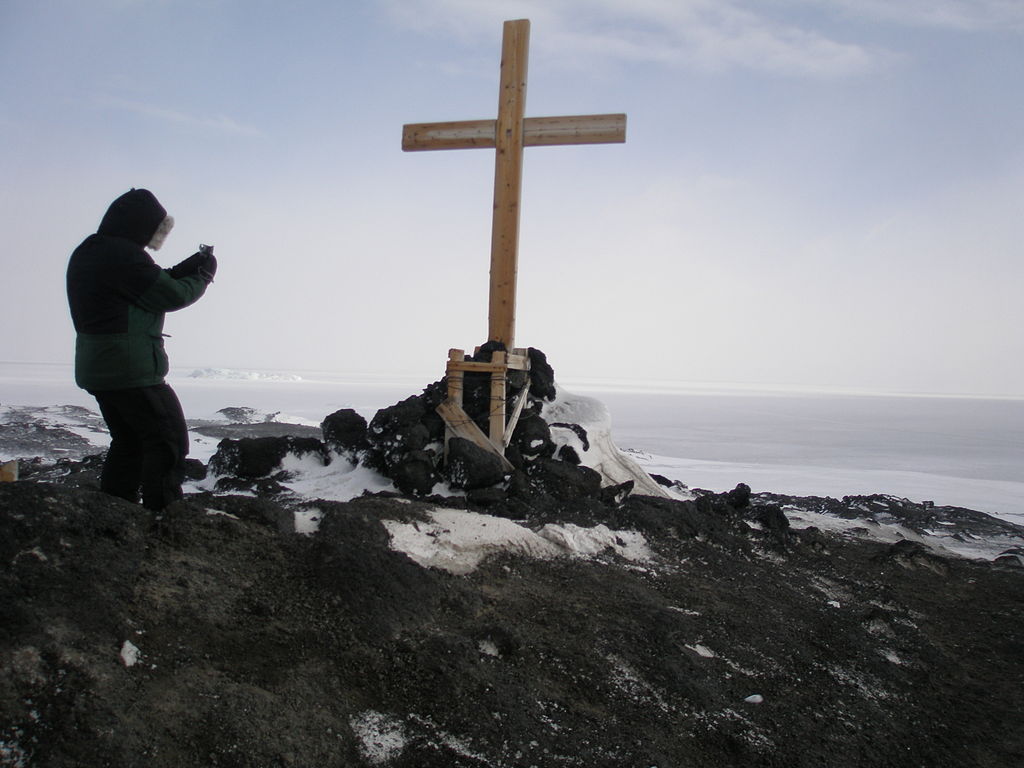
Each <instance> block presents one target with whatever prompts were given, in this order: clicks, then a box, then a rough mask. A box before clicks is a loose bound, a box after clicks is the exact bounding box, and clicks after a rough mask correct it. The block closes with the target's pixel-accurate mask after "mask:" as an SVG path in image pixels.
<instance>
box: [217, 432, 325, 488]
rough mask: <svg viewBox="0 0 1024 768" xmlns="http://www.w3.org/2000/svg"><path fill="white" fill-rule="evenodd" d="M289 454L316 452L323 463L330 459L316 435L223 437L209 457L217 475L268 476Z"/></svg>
mask: <svg viewBox="0 0 1024 768" xmlns="http://www.w3.org/2000/svg"><path fill="white" fill-rule="evenodd" d="M290 453H291V454H295V455H296V456H304V455H306V454H310V453H313V454H316V456H317V457H318V458H319V459H320V461H321V462H322V463H324V464H327V463H329V461H330V457H329V456H328V454H327V451H326V449H325V448H324V444H323V443H322V442H320V441H319V440H317V439H316V438H313V437H292V436H286V437H244V438H241V439H239V440H231V439H225V440H221V441H220V443H219V444H218V446H217V452H216V453H215V454H214V455H213V457H212V458H211V459H210V471H211V472H212V473H213V474H215V475H233V476H236V477H241V478H246V479H255V478H260V477H266V476H267V475H270V474H272V473H273V472H275V471H276V470H277V469H278V468H279V467H280V466H281V461H282V460H283V459H284V457H285V456H287V455H288V454H290Z"/></svg>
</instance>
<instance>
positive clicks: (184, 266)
mask: <svg viewBox="0 0 1024 768" xmlns="http://www.w3.org/2000/svg"><path fill="white" fill-rule="evenodd" d="M208 258H212V257H210V256H207V255H206V254H205V253H202V252H200V251H196V252H195V253H193V254H192V255H191V256H189V257H188V258H187V259H185V260H184V261H182V262H181V263H179V264H175V265H174V266H173V267H171V268H170V269H168V270H167V274H169V275H170V276H171V277H173V278H174V279H175V280H180V279H181V278H183V277H191V276H192V275H194V274H196V273H197V272H198V271H199V268H200V267H201V266H202V265H203V262H205V261H206V260H207V259H208ZM214 269H215V270H216V267H214Z"/></svg>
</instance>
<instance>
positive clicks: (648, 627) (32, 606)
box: [0, 388, 1024, 768]
mask: <svg viewBox="0 0 1024 768" xmlns="http://www.w3.org/2000/svg"><path fill="white" fill-rule="evenodd" d="M428 389H429V388H428ZM435 396H436V394H435ZM406 402H408V401H406ZM399 405H400V406H401V405H402V404H399ZM403 407H405V406H403ZM385 410H387V409H385ZM378 416H380V414H378ZM374 421H376V419H374V420H372V421H371V424H370V425H368V428H367V429H366V430H365V433H364V437H365V439H366V441H367V444H363V443H360V442H358V440H357V439H355V438H354V439H353V441H352V444H351V445H350V447H349V448H348V449H349V450H355V451H371V450H374V448H373V440H374V435H377V436H378V437H379V436H380V435H383V434H387V430H386V429H382V430H381V432H379V433H376V432H375V431H374V426H373V422H374ZM325 431H329V429H328V430H325ZM342 431H343V430H342ZM358 432H359V430H356V434H357V436H358ZM401 434H402V435H403V438H402V441H398V440H397V438H396V439H395V441H394V442H393V445H394V446H395V447H396V448H397V446H398V445H401V446H402V448H403V450H404V449H406V448H407V449H408V450H407V451H406V455H410V454H415V452H417V451H424V452H428V451H430V450H434V449H433V448H431V447H430V441H429V440H428V441H427V442H425V443H422V444H420V443H421V438H422V435H421V436H420V438H417V440H416V441H410V442H405V440H406V438H405V437H404V436H405V431H404V428H403V431H402V432H401ZM428 434H429V428H428ZM300 437H302V438H308V437H309V436H308V435H306V436H293V437H291V438H288V439H289V440H292V441H297V440H299V438H300ZM333 439H334V440H335V442H334V443H333V446H335V447H332V448H330V449H327V448H326V445H325V444H324V443H320V442H319V441H317V440H314V441H313V442H308V443H300V442H293V448H295V449H297V450H304V449H308V450H310V451H314V452H316V451H324V450H327V451H328V452H329V451H332V450H337V448H336V446H342V447H344V446H345V445H348V443H347V442H346V441H347V440H348V439H347V438H345V439H344V441H343V439H342V438H339V437H338V435H337V434H335V436H334V438H333ZM331 440H332V438H330V437H329V438H328V440H327V441H326V442H327V443H330V442H331ZM388 444H392V443H388ZM232 445H234V446H235V447H234V448H230V450H229V447H230V446H232ZM240 445H241V446H245V445H251V444H239V443H234V444H232V443H227V444H226V445H225V451H224V456H227V455H228V454H229V453H230V451H236V452H237V453H238V458H237V461H238V463H237V464H236V466H239V467H242V466H250V467H253V468H252V469H251V473H256V472H257V471H260V472H263V473H264V474H263V475H256V474H253V475H252V476H250V477H243V476H241V475H235V479H236V480H237V482H238V483H239V484H240V487H242V486H244V487H245V488H246V493H247V494H248V493H251V492H255V495H230V494H228V495H225V494H221V493H218V494H217V495H214V494H211V493H203V494H196V495H191V496H189V497H187V498H186V499H185V500H184V501H182V502H179V503H177V504H175V505H174V506H172V507H171V508H170V509H169V510H167V511H166V512H165V513H164V514H162V515H153V514H151V513H149V512H146V511H145V510H142V509H141V508H140V507H138V506H136V505H132V504H129V503H128V502H125V501H123V500H120V499H115V498H112V497H109V496H106V495H104V494H102V493H100V492H99V491H98V490H97V489H96V487H95V477H96V471H97V467H98V463H99V462H98V457H87V458H86V459H84V460H82V461H79V462H64V463H63V464H62V465H61V472H59V473H58V472H55V471H49V470H46V469H44V468H38V467H36V468H32V467H28V465H26V466H27V467H28V468H29V469H30V471H27V472H26V473H25V478H26V479H23V480H22V481H19V482H16V483H4V484H0V562H2V563H3V564H4V568H3V570H2V572H0V766H5V767H7V766H19V767H20V766H45V767H46V768H65V767H67V768H70V766H110V767H111V768H121V767H124V768H128V767H130V766H152V767H157V768H163V767H165V766H166V767H167V768H171V767H172V766H173V768H178V767H179V766H234V767H236V768H243V767H244V768H249V767H251V768H264V767H268V768H269V767H274V768H276V767H278V766H370V767H372V766H394V767H395V768H432V767H434V766H436V767H438V768H441V767H442V766H443V767H444V768H462V767H466V768H469V767H470V766H472V767H473V768H479V767H480V766H495V767H506V766H507V767H510V768H511V767H515V768H518V767H520V766H522V767H523V768H526V767H527V766H538V767H539V768H546V767H547V766H587V767H588V768H590V767H592V766H609V767H611V766H641V767H643V768H646V767H647V766H658V767H659V768H686V767H687V766H695V767H696V766H700V767H702V768H703V767H706V766H734V765H747V766H780V767H781V766H785V767H787V768H789V767H791V766H796V767H802V766H806V767H808V768H809V767H810V766H830V767H836V768H847V767H849V768H852V767H853V766H857V767H858V768H863V767H865V766H867V767H870V766H910V765H914V766H934V767H940V768H941V767H945V766H949V767H950V768H952V767H953V766H955V767H956V768H962V766H968V765H970V766H991V767H992V768H995V767H996V766H1000V767H1003V766H1009V765H1018V764H1022V762H1024V732H1022V730H1021V729H1020V719H1021V715H1022V714H1024V706H1022V703H1021V697H1020V691H1021V685H1022V683H1024V634H1022V631H1021V627H1022V626H1024V569H1022V568H1020V567H1014V564H1015V563H1016V562H1017V561H1016V560H1014V559H1013V558H1006V559H1003V560H1001V561H996V562H983V561H975V560H965V559H960V558H951V557H940V556H938V555H936V554H934V553H932V552H930V551H929V550H927V549H926V548H924V547H922V546H920V545H917V544H913V543H911V542H909V541H902V542H900V543H898V544H886V543H879V542H873V541H869V540H863V539H858V538H852V537H846V536H840V535H834V534H830V533H827V532H823V531H818V530H816V529H814V528H807V529H804V530H794V529H793V528H791V527H790V526H789V523H788V520H787V517H786V512H785V511H784V510H786V509H790V508H791V507H794V506H797V505H800V504H803V505H804V506H805V507H807V508H810V507H816V508H819V507H820V508H825V507H827V508H828V509H829V510H830V512H832V513H835V514H840V515H841V514H844V512H846V513H849V514H850V515H851V516H853V514H854V510H856V509H860V508H862V507H864V506H867V505H868V504H869V503H871V504H875V505H876V506H878V507H879V508H880V509H881V508H882V507H884V514H885V515H888V516H903V518H904V519H905V520H907V521H908V525H920V526H925V525H930V524H933V522H934V514H935V513H936V510H935V509H931V508H926V507H924V506H922V505H913V504H911V503H910V502H899V501H897V500H891V499H884V500H883V499H866V498H851V499H843V500H842V501H839V500H835V499H825V500H823V499H803V500H801V499H794V498H789V497H781V496H774V495H768V494H757V495H751V494H750V492H749V489H747V488H745V487H743V486H741V487H739V488H737V489H736V490H735V491H733V492H730V493H725V494H711V493H698V494H697V496H698V498H696V499H695V500H693V501H674V500H669V499H662V498H653V497H648V496H640V495H636V494H632V495H627V494H624V493H618V494H614V495H610V494H604V495H602V494H601V493H600V492H597V493H596V494H594V493H592V494H569V495H564V496H559V497H556V496H553V495H550V494H546V495H545V493H544V490H543V489H544V486H543V485H541V484H538V483H534V481H533V479H532V478H531V474H530V472H531V470H530V466H529V462H526V461H524V465H523V466H524V468H523V469H522V470H520V471H522V472H523V475H524V477H525V479H526V485H527V486H529V487H528V488H527V490H528V492H529V494H532V496H527V495H526V493H525V491H524V495H520V496H517V495H516V494H515V493H510V492H508V490H506V489H502V493H501V494H490V495H488V494H481V495H480V496H479V498H476V499H474V498H473V496H472V495H468V496H467V497H466V498H461V499H444V500H442V499H438V498H433V497H426V498H423V497H422V496H419V495H417V494H416V493H407V494H404V495H393V494H392V495H387V494H384V495H375V496H366V497H363V498H360V499H357V500H354V501H351V502H345V503H342V502H326V501H322V500H318V501H310V500H300V499H295V498H291V497H289V496H288V495H287V494H282V493H280V490H281V488H280V484H279V483H277V482H276V481H275V480H273V477H274V476H275V475H276V474H277V473H279V472H280V467H279V462H280V457H278V459H277V460H275V459H274V458H273V457H272V456H271V457H270V458H267V457H264V458H262V459H261V461H262V462H263V463H262V468H260V469H258V470H257V469H256V467H257V464H255V463H254V464H251V465H250V464H249V463H248V461H249V459H250V458H252V457H251V456H249V457H244V459H243V458H242V457H241V455H242V454H243V453H245V451H246V450H249V449H248V448H245V447H239V446H240ZM261 445H268V446H269V445H278V448H274V450H275V451H276V450H278V449H279V447H280V446H279V444H271V443H266V444H261ZM378 450H379V445H378ZM254 455H261V453H260V451H255V453H254ZM394 455H395V456H397V455H398V453H397V452H396V453H395V454H394ZM428 455H429V453H428ZM414 458H415V456H414ZM546 458H547V459H552V458H554V457H553V456H548V457H546ZM221 460H223V461H227V459H226V458H222V459H221ZM380 460H381V461H382V462H383V464H384V466H387V458H386V456H384V457H382V458H381V459H380ZM232 461H235V459H232ZM555 461H557V459H555ZM431 463H432V466H433V462H431ZM558 463H560V464H562V465H565V466H570V467H572V466H575V465H573V464H572V463H571V462H568V461H561V462H558ZM196 469H197V471H201V470H202V469H203V468H201V467H197V468H196ZM247 471H250V470H247ZM442 471H443V469H442ZM534 471H536V470H534ZM423 487H424V488H425V487H426V486H425V484H424V486H423ZM529 499H534V500H539V502H540V503H538V504H537V505H536V506H532V507H529ZM883 502H884V503H883ZM441 503H445V504H448V505H451V504H453V503H455V504H458V505H460V506H461V507H462V508H463V509H464V510H475V511H477V512H480V513H487V514H488V515H495V516H501V517H502V518H513V519H518V520H525V521H527V523H528V525H529V526H530V527H531V528H533V529H537V528H539V527H540V526H541V525H543V524H545V523H558V524H567V523H574V524H576V525H579V526H595V525H604V526H607V527H608V528H609V529H611V530H612V531H620V532H626V531H630V532H637V533H638V534H640V535H642V536H643V537H644V540H645V542H646V545H647V547H648V548H649V550H650V556H649V557H648V558H647V559H644V560H640V561H637V560H629V559H626V558H624V557H621V556H619V555H618V554H616V550H615V549H614V548H608V549H607V550H605V551H603V552H599V553H596V554H594V555H592V556H590V557H586V558H578V557H577V558H573V557H543V558H541V557H529V556H525V555H522V554H513V553H504V554H496V555H493V556H491V557H489V558H487V559H485V560H483V562H482V563H481V564H480V565H479V566H478V567H477V568H476V569H475V570H472V571H470V572H469V573H465V574H463V575H455V574H453V573H450V572H448V571H445V570H440V569H437V568H427V567H423V566H422V565H419V564H417V563H416V562H414V561H413V559H411V558H410V556H408V555H406V554H403V553H402V552H401V551H396V549H394V548H393V547H392V540H391V539H390V537H389V527H388V526H393V525H405V526H408V527H410V528H411V529H412V530H421V531H424V532H425V535H427V536H428V537H429V536H430V535H435V534H436V535H439V534H437V530H438V529H437V527H436V524H435V523H434V522H433V521H434V518H433V515H434V514H435V511H436V509H437V507H438V505H439V504H441ZM524 511H528V512H529V514H523V512H524ZM953 511H955V512H956V513H957V514H958V515H959V516H960V517H962V518H963V519H964V520H969V521H972V523H978V524H982V523H985V522H986V521H985V520H983V519H982V518H985V517H986V516H983V515H980V514H979V513H972V512H970V511H969V510H953ZM312 513H315V514H316V515H317V516H318V517H319V518H320V525H319V529H318V530H317V531H316V532H315V533H314V534H312V535H305V536H304V535H298V534H296V533H295V520H296V519H303V518H307V517H308V516H309V515H310V514H312ZM479 519H480V520H481V521H483V523H484V524H485V525H488V524H490V525H497V523H498V522H504V523H508V522H509V521H508V520H504V521H502V520H501V518H499V517H480V518H479ZM988 520H989V521H991V522H989V523H988V524H990V525H992V526H997V527H998V526H1003V528H1002V529H1000V530H1006V531H1009V530H1010V529H1014V528H1015V527H1014V526H1012V525H1010V524H1008V523H1005V524H1004V523H999V522H998V521H992V519H991V518H988ZM488 521H491V522H490V523H488ZM915 521H916V522H915ZM1017 533H1020V531H1019V530H1017Z"/></svg>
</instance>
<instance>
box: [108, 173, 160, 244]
mask: <svg viewBox="0 0 1024 768" xmlns="http://www.w3.org/2000/svg"><path fill="white" fill-rule="evenodd" d="M167 218H169V217H168V216H167V211H166V210H165V209H164V207H163V206H162V205H160V201H159V200H157V199H156V195H154V194H153V193H152V192H150V191H149V190H148V189H134V188H133V189H131V190H130V191H128V192H125V193H124V194H123V195H121V196H120V197H119V198H117V199H116V200H115V201H114V202H112V203H111V204H110V207H109V208H108V209H107V212H106V214H104V216H103V220H102V221H101V222H100V227H99V229H98V230H97V233H98V234H100V235H108V236H110V237H123V238H126V239H128V240H131V241H132V242H133V243H137V244H138V245H140V246H143V247H145V246H147V245H149V244H150V242H151V241H152V240H153V236H154V235H156V234H157V230H158V229H161V225H162V224H163V223H164V220H165V219H167ZM172 222H173V219H172ZM168 230H169V227H168ZM164 235H165V236H166V232H165V233H164ZM162 242H163V241H162V239H161V241H160V244H162ZM155 247H158V245H156V246H154V248H155Z"/></svg>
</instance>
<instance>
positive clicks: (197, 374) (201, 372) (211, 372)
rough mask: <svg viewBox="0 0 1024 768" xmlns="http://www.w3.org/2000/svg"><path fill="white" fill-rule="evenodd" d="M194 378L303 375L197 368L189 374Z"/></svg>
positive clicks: (276, 378)
mask: <svg viewBox="0 0 1024 768" xmlns="http://www.w3.org/2000/svg"><path fill="white" fill-rule="evenodd" d="M189 378H192V379H232V380H242V381H291V382H294V381H302V377H301V376H296V375H295V374H290V373H268V372H265V371H240V370H236V369H234V368H197V369H196V370H194V371H192V373H190V374H189Z"/></svg>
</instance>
